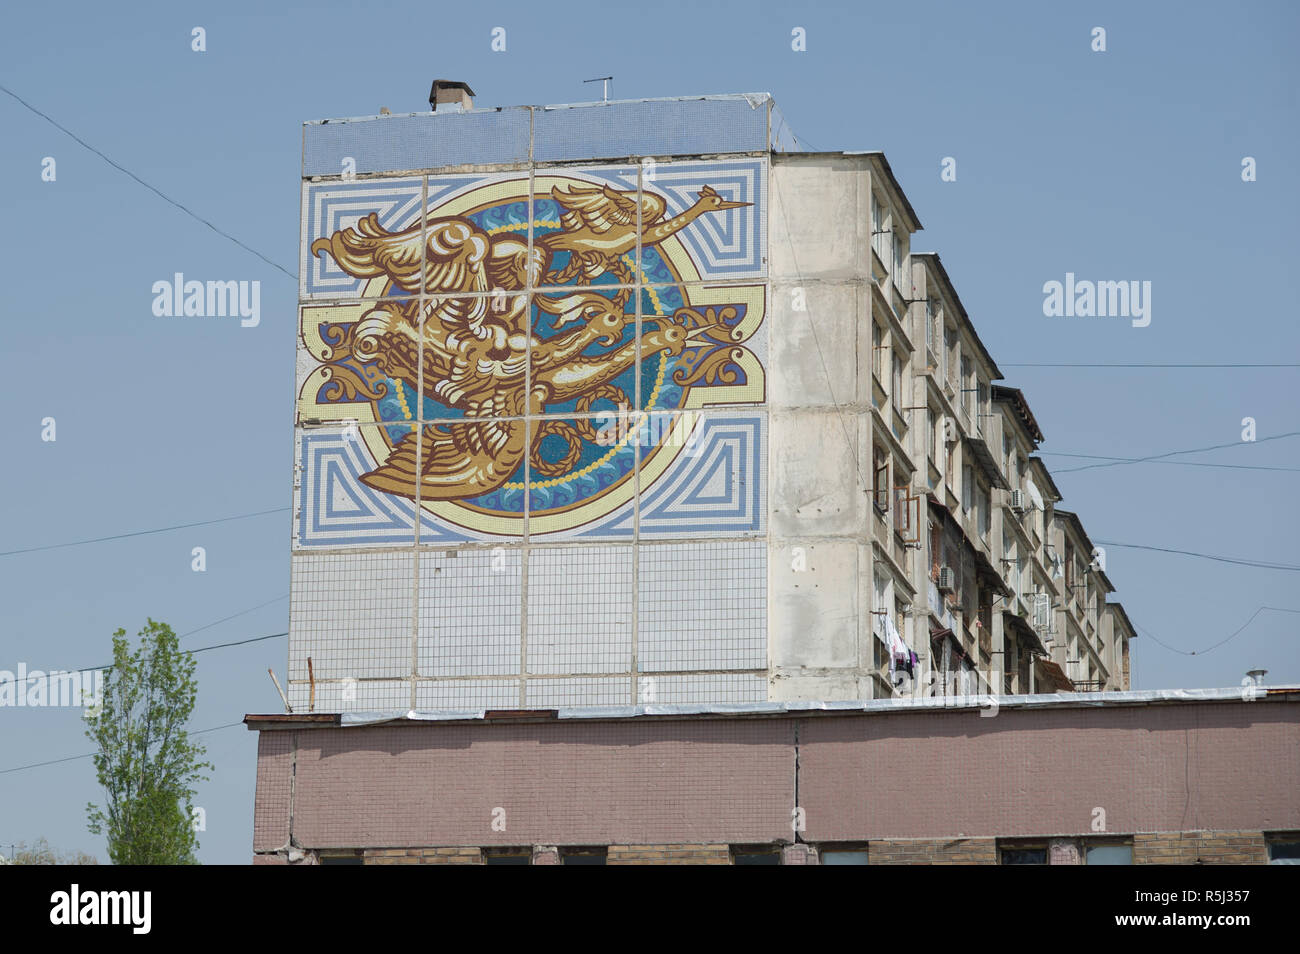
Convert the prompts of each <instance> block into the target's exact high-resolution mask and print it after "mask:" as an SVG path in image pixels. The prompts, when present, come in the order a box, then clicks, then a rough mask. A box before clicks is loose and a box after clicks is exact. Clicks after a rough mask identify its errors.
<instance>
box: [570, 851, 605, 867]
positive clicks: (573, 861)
mask: <svg viewBox="0 0 1300 954" xmlns="http://www.w3.org/2000/svg"><path fill="white" fill-rule="evenodd" d="M605 853H606V849H605V848H603V847H600V848H561V849H560V864H562V865H603V864H605Z"/></svg>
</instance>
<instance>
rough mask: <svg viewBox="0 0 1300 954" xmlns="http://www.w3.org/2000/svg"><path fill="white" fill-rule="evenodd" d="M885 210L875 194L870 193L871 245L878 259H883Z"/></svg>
mask: <svg viewBox="0 0 1300 954" xmlns="http://www.w3.org/2000/svg"><path fill="white" fill-rule="evenodd" d="M884 231H885V210H884V207H883V206H882V205H881V204H880V200H879V199H878V198H876V194H875V193H874V192H873V193H871V247H872V248H873V249H875V250H876V254H877V255H878V256H880V260H881V261H882V262H883V261H885V236H884Z"/></svg>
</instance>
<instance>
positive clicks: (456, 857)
mask: <svg viewBox="0 0 1300 954" xmlns="http://www.w3.org/2000/svg"><path fill="white" fill-rule="evenodd" d="M362 858H363V860H362V864H367V865H481V864H482V863H483V853H482V852H481V851H480V850H479V849H477V848H368V849H366V851H365V852H364V854H363V856H362Z"/></svg>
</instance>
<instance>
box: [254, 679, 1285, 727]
mask: <svg viewBox="0 0 1300 954" xmlns="http://www.w3.org/2000/svg"><path fill="white" fill-rule="evenodd" d="M1245 691H1246V690H1243V689H1242V687H1241V686H1230V687H1228V688H1223V689H1143V690H1133V691H1127V692H1088V693H1065V694H1062V693H1039V694H1035V695H994V696H989V695H988V694H979V695H970V696H942V697H934V696H927V697H922V698H918V699H861V700H855V699H849V700H843V701H807V702H802V701H791V702H737V703H702V704H699V705H660V704H654V705H637V706H573V707H567V708H559V709H538V710H522V711H520V713H519V719H518V721H527V720H529V719H533V720H539V719H541V720H547V721H561V722H563V721H585V720H610V719H643V718H664V717H670V718H682V717H700V718H712V717H726V718H741V717H771V716H788V715H798V714H801V713H803V714H807V715H810V716H813V715H834V714H836V713H862V714H870V713H886V712H900V711H905V710H908V709H945V710H951V709H971V710H978V709H987V708H988V707H989V706H990V705H991V704H993V703H994V702H995V701H996V704H997V706H998V708H999V709H1008V708H1010V709H1046V708H1066V709H1069V708H1083V707H1087V708H1098V707H1103V708H1104V707H1111V708H1114V707H1120V706H1146V705H1164V704H1171V703H1214V702H1245V701H1251V700H1254V701H1272V702H1291V703H1298V702H1300V685H1287V686H1264V687H1260V688H1259V689H1257V690H1254V693H1255V694H1254V695H1252V696H1251V697H1250V698H1249V699H1248V698H1247V697H1246V696H1245V695H1244V692H1245ZM966 700H969V701H966ZM512 711H515V710H512ZM487 714H488V712H487V710H482V709H477V710H460V711H451V710H447V711H419V712H417V711H411V710H408V711H405V712H404V711H401V710H394V711H392V712H369V713H360V712H353V713H344V714H343V715H342V716H340V715H339V714H328V713H276V714H271V715H247V716H245V717H244V722H245V724H246V725H248V727H249V728H250V729H262V728H266V729H272V728H280V727H283V728H302V727H303V726H304V724H316V725H335V726H338V727H341V728H349V727H357V726H366V725H376V724H379V723H400V722H409V723H418V722H487V721H490V720H488V719H487V718H486V716H487ZM497 721H501V720H497ZM511 721H515V720H513V719H512V720H511Z"/></svg>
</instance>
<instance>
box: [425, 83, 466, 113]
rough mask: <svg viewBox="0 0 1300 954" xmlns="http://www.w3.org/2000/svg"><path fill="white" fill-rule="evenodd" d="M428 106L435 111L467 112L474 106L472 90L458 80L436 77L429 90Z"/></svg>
mask: <svg viewBox="0 0 1300 954" xmlns="http://www.w3.org/2000/svg"><path fill="white" fill-rule="evenodd" d="M429 108H430V109H432V110H433V111H434V112H435V113H467V112H469V111H470V110H471V109H473V108H474V91H473V90H472V89H470V88H469V84H468V83H462V82H460V81H459V80H445V79H436V80H434V81H433V88H432V89H430V90H429Z"/></svg>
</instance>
